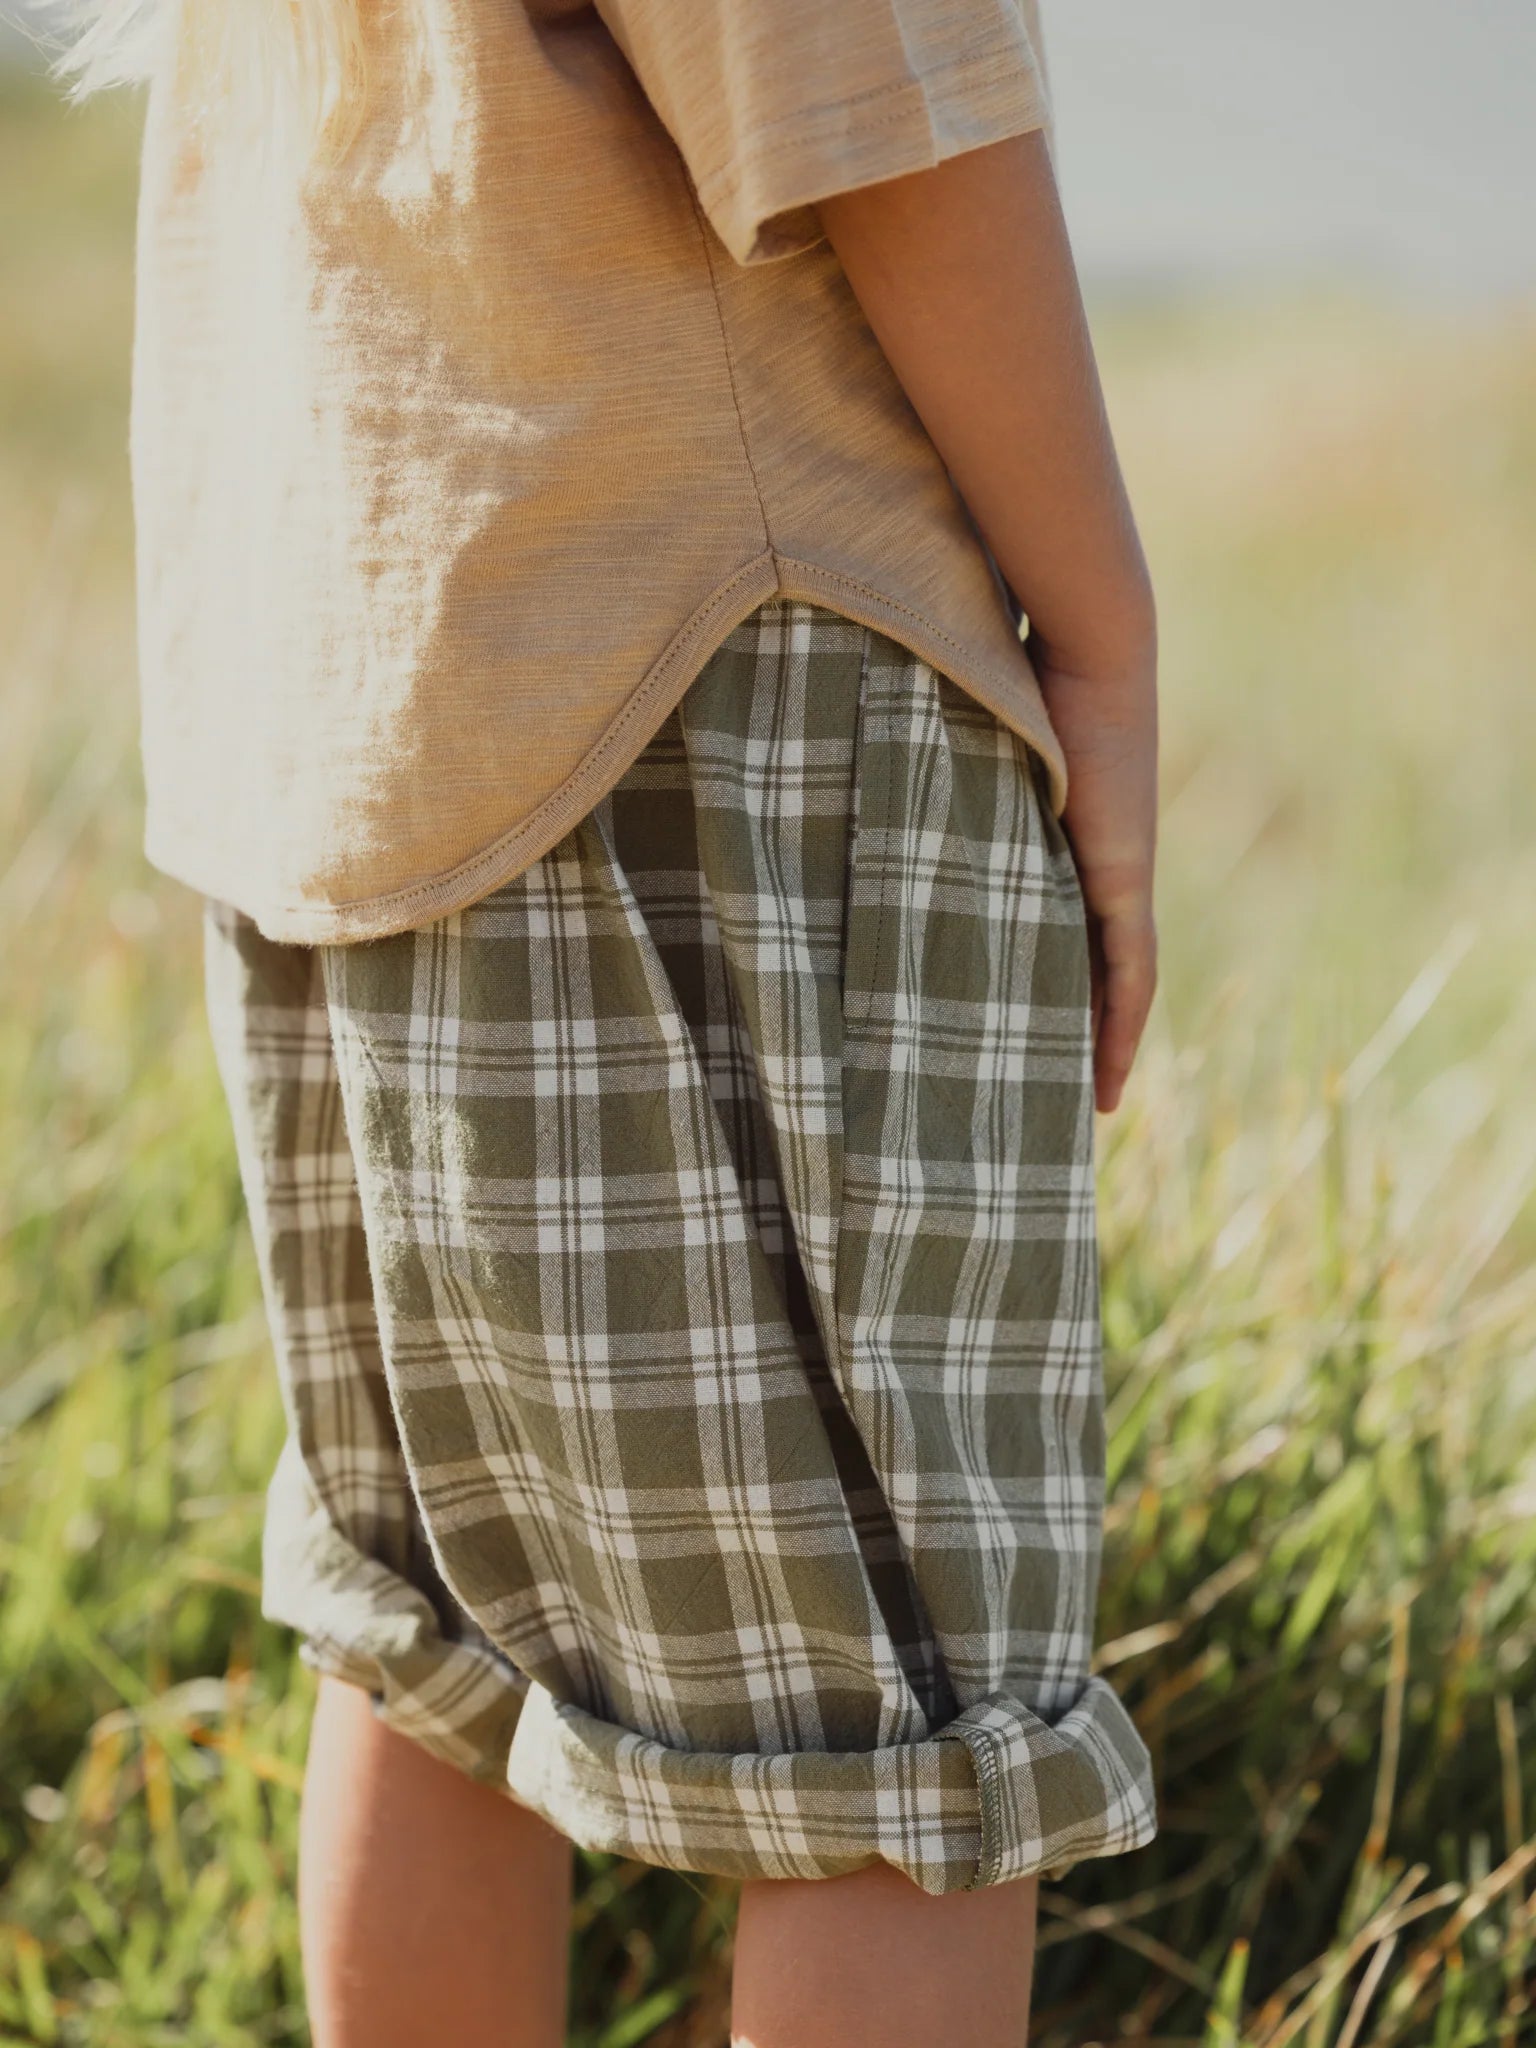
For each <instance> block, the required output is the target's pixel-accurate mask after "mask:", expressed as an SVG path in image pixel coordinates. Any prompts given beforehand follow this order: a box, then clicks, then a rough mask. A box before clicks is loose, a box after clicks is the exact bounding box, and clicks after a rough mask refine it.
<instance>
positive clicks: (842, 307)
mask: <svg viewBox="0 0 1536 2048" xmlns="http://www.w3.org/2000/svg"><path fill="white" fill-rule="evenodd" d="M362 14H363V18H364V29H365V35H366V38H367V43H368V49H367V57H368V69H369V74H370V81H371V83H370V96H369V98H368V100H367V102H366V110H365V118H364V121H363V124H362V127H361V130H360V132H359V133H358V135H357V137H356V139H355V140H354V142H353V143H352V145H351V147H350V149H349V150H348V152H347V153H346V154H345V156H344V157H343V158H342V159H341V160H340V162H338V163H335V164H323V163H322V162H320V161H318V160H317V161H315V162H313V163H311V164H310V165H309V166H308V167H307V168H305V167H303V166H302V164H301V163H300V161H299V160H298V159H297V158H296V157H294V156H293V155H292V154H291V153H285V152H283V151H282V150H279V149H272V150H268V151H263V150H261V149H259V148H255V147H253V146H252V143H251V139H250V137H249V136H247V135H245V134H243V133H241V132H240V131H239V129H238V127H237V126H235V125H234V124H231V125H230V126H229V127H228V129H227V130H226V129H224V128H221V127H220V126H219V125H218V124H216V123H213V124H209V123H203V124H202V125H201V126H200V125H199V124H198V123H197V122H196V121H195V120H194V119H193V117H192V116H191V115H189V114H188V113H187V112H186V111H184V108H183V106H182V103H181V101H180V99H179V98H178V96H177V94H176V92H175V90H174V88H173V86H172V84H171V83H170V82H169V81H165V82H159V83H157V84H156V86H155V87H154V89H153V91H152V94H151V98H150V106H149V114H148V122H147V127H146V131H145V138H144V152H143V183H142V191H141V201H140V225H139V241H138V317H137V337H136V348H135V366H134V402H133V419H132V437H131V440H132V447H131V452H132V466H133V482H134V495H135V507H136V517H137V529H138V563H139V621H140V667H141V677H142V694H143V709H144V717H143V752H144V769H145V780H146V786H147V794H148V823H147V850H148V853H149V856H150V858H151V859H152V860H153V861H154V862H156V863H157V864H158V865H159V866H160V867H161V868H163V869H165V870H167V871H168V872H169V873H171V874H173V875H176V876H179V877H180V878H182V879H183V880H185V881H187V882H189V883H191V884H192V885H193V886H194V887H196V888H198V889H200V890H202V891H203V892H204V893H206V894H208V895H211V896H214V897H217V898H219V899H221V900H223V901H225V902H227V903H229V904H231V905H233V906H234V907H236V908H237V909H239V910H240V911H242V912H243V913H244V914H245V915H247V916H249V917H250V918H251V919H252V920H254V922H255V923H256V924H257V925H258V927H259V928H260V929H261V930H262V931H263V932H264V933H265V934H266V935H267V936H269V937H272V938H275V939H279V940H290V941H300V942H307V943H311V942H312V943H318V942H334V941H345V940H354V939H365V938H371V937H375V936H378V935H380V934H384V933H389V932H395V931H399V930H402V929H405V928H406V927H408V926H412V925H418V924H421V923H423V922H426V921H430V920H431V919H433V918H435V917H439V916H442V915H444V914H445V913H447V912H449V911H452V910H455V909H458V908H460V907H462V906H463V905H465V904H468V903H470V902H472V901H473V900H475V899H476V898H477V897H480V896H483V895H485V894H486V893H487V892H488V891H490V890H491V889H493V888H496V887H498V886H499V885H500V884H502V883H503V882H505V881H508V880H509V879H511V878H512V877H513V876H514V875H516V874H517V873H518V872H520V871H521V870H522V869H523V868H525V867H527V866H528V865H529V863H530V862H532V861H533V860H535V859H536V858H538V857H539V856H540V855H541V854H542V853H544V852H545V851H546V850H547V849H548V848H549V847H550V846H552V845H553V844H554V843H555V842H556V840H558V839H559V838H560V837H561V836H562V835H563V834H564V833H566V832H567V831H569V830H570V829H571V827H572V826H573V825H575V824H576V823H577V821H578V820H579V819H580V818H581V817H582V816H583V815H584V813H585V812H586V811H588V810H589V809H590V808H591V806H592V805H593V804H594V803H595V802H596V801H597V799H598V798H599V797H600V796H601V795H602V794H603V793H604V791H605V790H607V789H608V788H610V787H612V785H613V784H614V783H615V782H616V781H617V780H618V778H619V777H620V776H621V775H622V773H623V772H624V770H625V769H626V768H627V767H628V766H629V764H630V763H631V762H632V761H633V760H634V759H635V758H636V757H637V756H638V754H639V753H640V752H641V751H642V749H643V748H644V746H645V744H646V743H647V741H648V740H649V739H650V738H651V736H652V735H653V734H654V733H655V732H656V730H657V729H658V728H659V727H660V725H661V724H662V722H663V720H664V719H665V718H666V717H667V716H668V714H669V713H670V712H671V711H672V709H673V708H674V707H675V706H676V704H677V702H678V701H679V699H680V698H681V697H682V695H683V693H684V691H685V689H686V688H687V686H688V684H689V683H690V681H691V680H692V678H693V677H694V676H695V675H697V673H698V672H699V670H700V669H701V667H702V666H703V664H704V663H705V661H706V660H707V659H708V657H709V656H710V654H711V653H712V652H713V651H714V650H715V649H716V648H717V647H718V646H719V645H720V644H721V642H722V641H723V640H724V639H725V637H726V636H727V635H728V634H729V632H730V631H731V629H732V628H733V627H734V626H735V625H736V624H737V623H738V622H739V621H740V620H742V619H743V618H745V617H746V616H747V614H748V613H750V612H752V611H753V610H754V609H755V608H756V607H757V606H758V605H760V604H762V603H763V602H765V601H767V600H768V599H771V598H773V597H775V596H780V597H789V598H799V599H803V600H808V601H813V602H815V603H816V604H818V605H820V606H822V607H823V608H826V609H829V610H832V611H835V612H839V613H842V614H844V615H845V616H847V617H849V618H850V619H853V620H856V621H862V622H864V623H865V624H868V625H871V626H874V627H877V628H879V629H880V630H881V631H882V632H883V633H885V634H886V635H888V636H889V637H891V638H892V639H894V640H896V641H898V642H900V643H902V644H904V645H905V646H906V647H907V648H908V649H910V650H911V651H913V652H914V653H915V654H917V655H918V656H919V657H921V658H922V659H923V660H925V661H927V662H929V663H930V664H931V665H932V666H933V667H935V668H936V669H938V670H939V671H941V672H943V673H945V674H947V675H948V676H950V677H951V678H952V679H954V680H955V681H957V682H958V683H959V684H960V685H961V686H962V687H963V688H965V689H966V690H967V691H968V692H969V693H970V694H971V695H972V696H973V697H974V698H976V699H977V700H979V701H980V702H981V703H982V704H984V705H986V706H988V707H989V708H990V709H991V710H992V711H993V712H994V713H995V714H996V715H997V716H998V717H999V718H1000V719H1001V720H1002V721H1003V722H1004V723H1005V724H1007V725H1008V726H1010V727H1011V728H1012V730H1013V731H1014V732H1015V733H1017V734H1019V735H1020V736H1022V737H1023V738H1024V739H1026V740H1027V741H1029V743H1030V744H1031V745H1032V746H1033V747H1034V748H1035V749H1036V750H1037V751H1038V753H1039V754H1040V756H1041V757H1042V759H1043V760H1044V761H1045V763H1046V765H1047V767H1048V769H1049V771H1050V790H1051V802H1052V803H1053V805H1054V806H1055V807H1056V808H1058V809H1059V808H1060V806H1061V803H1062V802H1063V800H1064V768H1063V762H1062V756H1061V752H1060V749H1059V747H1058V745H1057V742H1056V739H1055V737H1054V735H1053V733H1052V731H1051V727H1050V723H1049V720H1048V718H1047V716H1046V712H1045V708H1044V705H1043V702H1042V700H1041V696H1040V693H1039V690H1038V688H1037V686H1036V683H1035V680H1034V677H1033V674H1032V672H1031V669H1030V665H1029V661H1028V658H1027V655H1026V652H1025V649H1024V647H1023V646H1022V645H1021V644H1020V640H1019V636H1018V632H1017V630H1016V625H1015V619H1014V616H1013V613H1012V609H1011V606H1010V602H1009V600H1008V597H1007V594H1006V593H1005V591H1004V590H1003V588H1002V585H1001V582H1000V580H999V578H998V577H997V575H996V573H995V570H994V567H993V565H992V563H991V562H990V560H989V558H988V556H987V554H986V551H985V549H984V548H983V546H982V545H981V543H980V541H979V539H978V538H977V535H976V533H975V531H974V529H973V527H972V525H971V523H970V521H969V519H968V516H967V514H966V512H965V510H964V508H963V506H962V505H961V503H960V501H959V499H958V497H957V496H956V493H955V491H954V490H953V488H952V486H951V484H950V482H949V478H948V475H947V472H946V471H945V468H944V465H943V463H942V461H941V460H940V458H939V456H938V454H937V452H936V450H935V449H934V447H933V445H932V443H931V442H930V440H929V439H928V436H927V434H926V433H925V431H924V429H923V427H922V425H921V423H920V422H919V421H918V419H917V417H916V415H915V413H914V412H913V410H912V407H911V405H910V404H909V403H908V401H907V399H906V397H905V395H904V393H903V392H902V390H901V388H900V386H899V384H898V382H897V380H896V378H895V376H894V374H893V372H892V371H891V369H890V366H889V364H888V363H887V362H886V360H885V358H884V356H883V354H882V353H881V350H880V348H879V347H878V345H877V343H876V342H875V340H874V338H873V336H872V334H871V333H870V330H869V327H868V325H867V323H866V322H865V320H864V318H863V316H862V314H861V312H860V309H859V307H858V304H857V302H856V301H855V299H854V297H853V294H852V292H851V290H850V288H849V286H848V283H847V280H846V278H845V276H844V274H843V271H842V268H841V266H840V265H839V263H838V262H837V260H836V258H835V256H834V255H833V253H832V252H831V250H830V249H829V248H828V246H827V244H826V242H825V241H824V239H822V238H821V236H820V233H819V228H818V222H817V216H816V202H817V201H818V200H819V199H823V198H825V197H827V196H828V195H829V194H831V193H834V192H838V191H842V190H846V189H849V188H851V187H854V186H858V185H861V184H866V183H870V182H873V181H877V180H880V179H884V178H889V177H894V176H897V175H899V174H902V173H905V172H910V171H915V170H919V169H921V168H924V167H925V166H929V165H932V164H935V163H937V162H939V161H941V160H943V159H945V158H947V157H951V156H953V155H955V154H957V153H959V152H962V151H965V150H968V149H974V148H976V147H979V146H981V145H983V144H986V143H989V142H995V141H999V140H1001V139H1003V138H1005V137H1007V136H1011V135H1016V134H1020V133H1023V132H1026V131H1029V130H1031V129H1035V128H1039V127H1041V126H1043V125H1044V124H1045V122H1046V98H1045V90H1044V85H1043V80H1042V74H1041V70H1040V62H1039V50H1038V35H1037V24H1036V22H1035V20H1034V15H1033V0H838V4H837V5H835V6H831V5H828V4H826V0H600V4H599V6H598V8H597V9H596V10H595V11H594V10H592V9H584V10H579V11H576V12H570V11H567V12H566V13H564V14H563V15H562V16H561V18H559V19H557V20H549V21H543V22H541V21H539V20H537V19H535V18H532V15H531V13H530V11H528V10H527V9H525V7H524V6H523V5H522V4H520V0H400V4H395V5H386V6H379V7H372V6H370V7H367V8H364V9H363V10H362Z"/></svg>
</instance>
